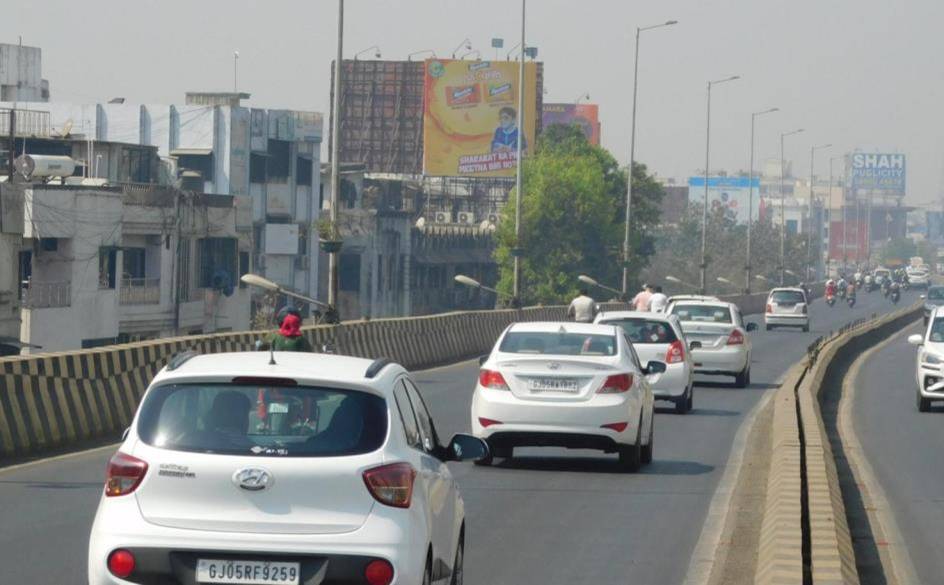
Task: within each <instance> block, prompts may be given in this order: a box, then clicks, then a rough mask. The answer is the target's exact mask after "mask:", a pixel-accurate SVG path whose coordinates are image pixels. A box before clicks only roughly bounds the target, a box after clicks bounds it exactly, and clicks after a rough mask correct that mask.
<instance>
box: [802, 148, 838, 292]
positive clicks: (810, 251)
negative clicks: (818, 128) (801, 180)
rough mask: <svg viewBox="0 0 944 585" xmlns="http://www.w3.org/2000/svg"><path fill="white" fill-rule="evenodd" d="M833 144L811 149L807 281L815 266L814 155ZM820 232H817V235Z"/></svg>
mask: <svg viewBox="0 0 944 585" xmlns="http://www.w3.org/2000/svg"><path fill="white" fill-rule="evenodd" d="M830 146H832V144H821V145H819V146H811V147H810V200H809V205H808V206H807V219H808V221H809V226H807V232H806V279H807V280H810V279H811V277H810V270H811V269H814V270H815V267H814V266H813V161H814V160H815V159H814V155H815V154H816V151H817V150H823V149H826V148H829V147H830ZM818 233H819V230H817V234H818Z"/></svg>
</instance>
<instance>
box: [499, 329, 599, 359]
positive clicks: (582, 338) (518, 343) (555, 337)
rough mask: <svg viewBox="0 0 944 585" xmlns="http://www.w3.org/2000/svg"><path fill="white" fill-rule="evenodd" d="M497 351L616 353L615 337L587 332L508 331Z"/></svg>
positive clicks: (570, 353)
mask: <svg viewBox="0 0 944 585" xmlns="http://www.w3.org/2000/svg"><path fill="white" fill-rule="evenodd" d="M498 351H500V352H503V353H524V354H542V355H604V356H612V355H616V337H615V336H613V335H595V334H587V333H560V332H551V331H546V332H545V331H510V332H509V333H508V334H507V335H505V338H504V339H502V342H501V346H499V348H498Z"/></svg>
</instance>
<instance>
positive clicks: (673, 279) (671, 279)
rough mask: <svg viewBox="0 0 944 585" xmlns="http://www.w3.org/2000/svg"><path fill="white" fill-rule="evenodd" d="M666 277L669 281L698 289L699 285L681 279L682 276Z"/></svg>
mask: <svg viewBox="0 0 944 585" xmlns="http://www.w3.org/2000/svg"><path fill="white" fill-rule="evenodd" d="M665 279H666V280H667V281H669V282H674V283H675V284H680V285H682V286H685V287H688V288H690V289H694V290H698V287H697V286H695V285H694V284H691V283H688V282H685V281H684V280H682V279H680V278H676V277H674V276H666V277H665Z"/></svg>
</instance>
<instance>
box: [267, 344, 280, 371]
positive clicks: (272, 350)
mask: <svg viewBox="0 0 944 585" xmlns="http://www.w3.org/2000/svg"><path fill="white" fill-rule="evenodd" d="M269 365H270V366H277V365H278V364H277V363H275V344H274V343H269Z"/></svg>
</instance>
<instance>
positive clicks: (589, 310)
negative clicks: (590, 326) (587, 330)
mask: <svg viewBox="0 0 944 585" xmlns="http://www.w3.org/2000/svg"><path fill="white" fill-rule="evenodd" d="M596 315H597V303H596V301H594V300H593V299H592V298H591V297H590V294H589V293H588V292H587V289H585V288H582V289H580V295H579V296H578V297H577V298H575V299H574V300H572V301H570V306H569V307H567V316H568V317H570V318H572V319H573V320H574V321H576V322H577V323H593V318H594V317H596Z"/></svg>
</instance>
